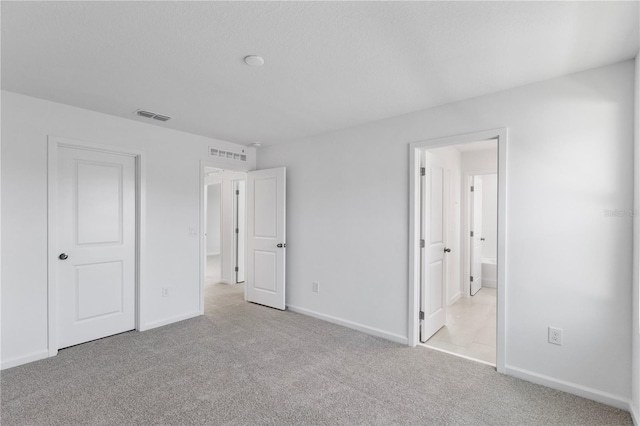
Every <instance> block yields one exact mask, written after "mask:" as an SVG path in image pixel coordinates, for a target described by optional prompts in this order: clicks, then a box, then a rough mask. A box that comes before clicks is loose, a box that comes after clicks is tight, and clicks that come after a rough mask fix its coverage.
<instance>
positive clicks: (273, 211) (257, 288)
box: [246, 167, 286, 310]
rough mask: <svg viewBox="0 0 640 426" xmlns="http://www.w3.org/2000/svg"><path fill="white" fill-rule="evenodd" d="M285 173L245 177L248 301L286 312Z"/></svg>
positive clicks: (281, 170) (273, 171) (272, 171)
mask: <svg viewBox="0 0 640 426" xmlns="http://www.w3.org/2000/svg"><path fill="white" fill-rule="evenodd" d="M285 191H286V170H285V168H284V167H281V168H277V169H267V170H258V171H255V172H249V173H247V206H246V207H247V210H246V213H247V264H246V265H247V271H246V272H247V273H246V280H247V281H246V292H247V293H246V295H247V301H249V302H254V303H259V304H261V305H266V306H270V307H272V308H276V309H282V310H284V309H285V254H286V238H285V237H286V229H285V223H286V222H285V205H286V199H285Z"/></svg>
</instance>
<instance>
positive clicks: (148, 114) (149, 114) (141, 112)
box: [136, 109, 171, 121]
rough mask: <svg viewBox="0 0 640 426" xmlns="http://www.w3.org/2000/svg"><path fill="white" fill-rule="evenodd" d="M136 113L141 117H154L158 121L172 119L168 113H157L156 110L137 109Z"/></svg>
mask: <svg viewBox="0 0 640 426" xmlns="http://www.w3.org/2000/svg"><path fill="white" fill-rule="evenodd" d="M136 114H137V115H139V116H140V117H145V118H153V119H154V120H158V121H169V120H171V117H169V116H168V115H162V114H157V113H155V112H151V111H145V110H142V109H139V110H137V111H136Z"/></svg>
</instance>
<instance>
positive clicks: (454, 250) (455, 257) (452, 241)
mask: <svg viewBox="0 0 640 426" xmlns="http://www.w3.org/2000/svg"><path fill="white" fill-rule="evenodd" d="M428 151H429V153H430V154H431V155H433V156H434V157H435V159H436V161H437V162H438V164H440V165H442V166H443V167H444V168H445V169H446V170H449V173H450V182H449V187H450V191H451V192H450V203H449V207H448V216H449V217H448V218H447V240H446V243H447V247H449V248H450V249H451V252H450V253H448V254H447V258H446V259H447V302H448V304H452V303H454V302H455V301H456V300H458V298H459V297H460V295H461V289H462V283H461V281H460V279H461V273H462V272H461V269H460V268H461V267H462V264H461V261H462V256H461V255H462V247H461V244H460V241H461V240H460V237H461V236H460V223H461V222H460V211H461V207H460V188H461V182H460V180H461V156H460V151H458V150H457V149H455V148H451V147H447V148H437V149H430V150H428Z"/></svg>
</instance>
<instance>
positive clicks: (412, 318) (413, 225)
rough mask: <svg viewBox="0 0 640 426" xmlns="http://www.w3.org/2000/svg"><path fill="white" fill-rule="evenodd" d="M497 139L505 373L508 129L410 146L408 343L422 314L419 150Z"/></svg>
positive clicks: (499, 352)
mask: <svg viewBox="0 0 640 426" xmlns="http://www.w3.org/2000/svg"><path fill="white" fill-rule="evenodd" d="M488 139H496V140H497V146H498V241H497V243H498V244H497V245H498V260H497V263H498V265H497V268H498V270H497V281H498V289H497V318H496V319H497V325H496V326H497V336H496V337H497V344H496V369H497V371H498V372H500V373H506V350H505V347H506V318H507V306H506V295H507V288H508V287H507V283H508V277H507V274H506V260H507V247H506V241H507V238H506V230H507V219H506V218H507V216H506V213H507V180H508V178H507V128H505V127H503V128H498V129H491V130H484V131H479V132H473V133H466V134H462V135H454V136H448V137H443V138H438V139H430V140H425V141H419V142H414V143H411V144H410V145H409V215H410V217H409V306H408V309H409V310H408V315H407V316H408V318H407V320H408V344H409V346H412V347H414V346H416V345H417V344H418V342H419V332H420V327H419V319H418V318H419V311H420V232H419V230H420V151H421V150H424V149H431V148H442V147H446V146H451V145H459V144H465V143H471V142H478V141H482V140H488Z"/></svg>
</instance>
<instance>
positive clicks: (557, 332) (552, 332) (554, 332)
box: [549, 327, 562, 345]
mask: <svg viewBox="0 0 640 426" xmlns="http://www.w3.org/2000/svg"><path fill="white" fill-rule="evenodd" d="M549 343H551V344H553V345H562V329H561V328H557V327H549Z"/></svg>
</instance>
